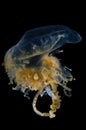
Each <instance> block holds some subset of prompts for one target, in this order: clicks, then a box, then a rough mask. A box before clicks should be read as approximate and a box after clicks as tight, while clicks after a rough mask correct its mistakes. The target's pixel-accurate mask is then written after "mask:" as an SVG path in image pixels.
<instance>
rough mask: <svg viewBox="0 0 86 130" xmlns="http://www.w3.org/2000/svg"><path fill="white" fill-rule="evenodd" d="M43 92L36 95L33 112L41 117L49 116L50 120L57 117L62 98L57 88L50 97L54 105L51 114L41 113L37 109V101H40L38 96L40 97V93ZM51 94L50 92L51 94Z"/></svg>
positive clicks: (51, 107)
mask: <svg viewBox="0 0 86 130" xmlns="http://www.w3.org/2000/svg"><path fill="white" fill-rule="evenodd" d="M42 91H43V89H42V90H39V91H38V92H37V94H36V95H35V97H34V100H33V104H32V105H33V110H34V111H35V113H36V114H38V115H40V116H49V117H50V118H54V117H55V114H54V113H55V112H56V110H57V109H59V108H60V101H61V100H60V96H59V95H58V92H57V91H56V90H55V88H54V89H53V90H52V94H53V95H54V96H52V95H49V96H50V97H51V98H52V104H51V105H50V111H49V112H43V113H42V112H40V111H39V110H38V109H37V107H36V103H37V100H38V96H39V95H40V93H41V92H42ZM49 93H50V92H49Z"/></svg>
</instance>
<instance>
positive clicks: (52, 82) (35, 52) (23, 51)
mask: <svg viewBox="0 0 86 130" xmlns="http://www.w3.org/2000/svg"><path fill="white" fill-rule="evenodd" d="M80 41H81V36H80V35H79V34H78V33H77V32H76V31H74V30H72V29H70V28H68V27H66V26H63V25H52V26H45V27H39V28H36V29H32V30H30V31H27V32H26V33H25V34H24V35H23V37H22V38H21V39H20V41H19V42H18V43H17V44H16V45H14V46H13V47H12V48H10V49H9V50H8V51H7V52H6V54H5V58H4V66H5V69H6V72H7V74H8V77H9V79H10V83H11V84H12V83H13V82H15V83H16V87H15V88H14V89H15V90H18V89H21V91H22V92H23V93H24V95H25V96H26V95H27V93H28V92H27V91H26V90H31V91H33V90H34V91H37V94H36V95H35V97H34V99H33V103H32V104H33V109H34V111H35V112H36V113H37V114H38V115H40V116H49V117H50V118H53V117H55V112H56V110H57V109H59V108H60V101H61V99H60V96H59V92H58V87H59V86H62V87H63V90H64V92H65V94H66V95H67V96H70V94H69V95H68V94H67V91H68V92H70V91H71V89H70V88H69V87H67V83H68V81H72V80H73V76H72V74H71V72H70V70H69V69H68V68H67V67H65V66H64V67H63V66H62V65H61V63H60V61H59V59H58V58H56V57H54V56H53V55H52V56H51V55H50V53H52V52H53V51H54V52H55V51H56V50H57V49H58V48H60V47H62V46H63V45H65V44H75V43H78V42H80ZM45 94H47V95H48V96H50V97H51V99H52V104H51V105H50V111H49V112H48V113H46V112H41V111H39V110H38V109H37V107H36V103H37V99H38V96H41V97H42V96H44V95H45Z"/></svg>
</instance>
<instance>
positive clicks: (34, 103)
mask: <svg viewBox="0 0 86 130" xmlns="http://www.w3.org/2000/svg"><path fill="white" fill-rule="evenodd" d="M40 93H41V90H39V91H38V92H37V93H36V95H35V97H34V99H33V103H32V105H33V110H34V111H35V113H36V114H38V115H40V116H49V113H47V112H43V113H42V112H40V111H39V110H38V109H37V107H36V103H37V100H38V97H39V95H40Z"/></svg>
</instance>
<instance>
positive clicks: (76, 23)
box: [0, 2, 86, 129]
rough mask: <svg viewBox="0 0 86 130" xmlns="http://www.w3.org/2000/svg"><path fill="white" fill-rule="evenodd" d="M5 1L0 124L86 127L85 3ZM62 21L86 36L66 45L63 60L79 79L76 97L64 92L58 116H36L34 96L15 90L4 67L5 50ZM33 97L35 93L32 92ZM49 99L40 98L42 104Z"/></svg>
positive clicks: (0, 23) (0, 17) (0, 22)
mask: <svg viewBox="0 0 86 130" xmlns="http://www.w3.org/2000/svg"><path fill="white" fill-rule="evenodd" d="M7 4H8V3H7ZM23 4H24V3H22V5H21V4H18V3H17V4H14V3H12V4H11V3H10V4H8V5H9V6H8V5H6V3H5V4H3V6H2V9H1V11H0V118H1V121H0V127H1V124H2V127H3V128H4V126H6V128H12V129H13V128H14V127H15V128H16V129H17V128H18V126H20V129H21V128H23V127H24V128H25V129H33V128H34V129H42V128H43V129H71V128H72V129H75V128H78V127H81V128H82V127H84V117H85V102H86V101H85V84H84V83H85V76H84V75H85V70H86V68H85V61H86V55H85V52H86V45H85V41H86V39H85V35H86V28H85V27H86V25H85V22H86V21H85V8H84V3H83V4H81V3H77V4H75V3H72V2H70V3H62V2H61V3H58V2H57V3H53V2H51V3H50V2H49V3H48V4H47V3H38V4H37V3H36V5H35V3H34V2H33V4H29V3H27V4H26V5H23ZM55 24H62V25H66V26H68V27H70V28H72V29H74V30H76V31H77V32H78V33H79V34H81V36H82V41H81V42H80V43H78V44H74V45H70V46H69V45H67V46H64V47H62V48H61V49H64V53H63V54H61V55H60V56H61V57H60V58H61V59H62V62H63V63H64V64H65V65H66V66H68V67H69V68H72V70H73V72H72V74H73V75H74V77H76V81H74V82H72V83H71V87H72V89H73V91H72V97H71V98H67V97H65V96H64V94H63V93H61V94H62V103H61V109H60V110H58V111H57V112H56V118H54V119H49V118H45V117H40V116H38V115H36V114H35V113H34V112H33V110H32V97H31V100H28V99H26V98H24V97H23V94H22V93H20V92H16V91H12V89H11V87H12V86H10V85H8V82H9V79H8V77H7V75H6V73H5V70H4V67H3V66H2V63H3V59H4V55H5V52H6V51H7V50H8V49H9V48H10V47H12V46H13V45H15V44H16V43H17V42H18V41H19V39H20V38H21V37H22V35H23V34H24V32H25V31H27V30H29V29H32V28H35V27H40V26H45V25H55ZM31 96H32V95H31ZM47 102H48V100H47V99H46V98H45V100H44V101H40V104H41V107H44V106H43V105H44V104H45V105H46V106H47Z"/></svg>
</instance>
